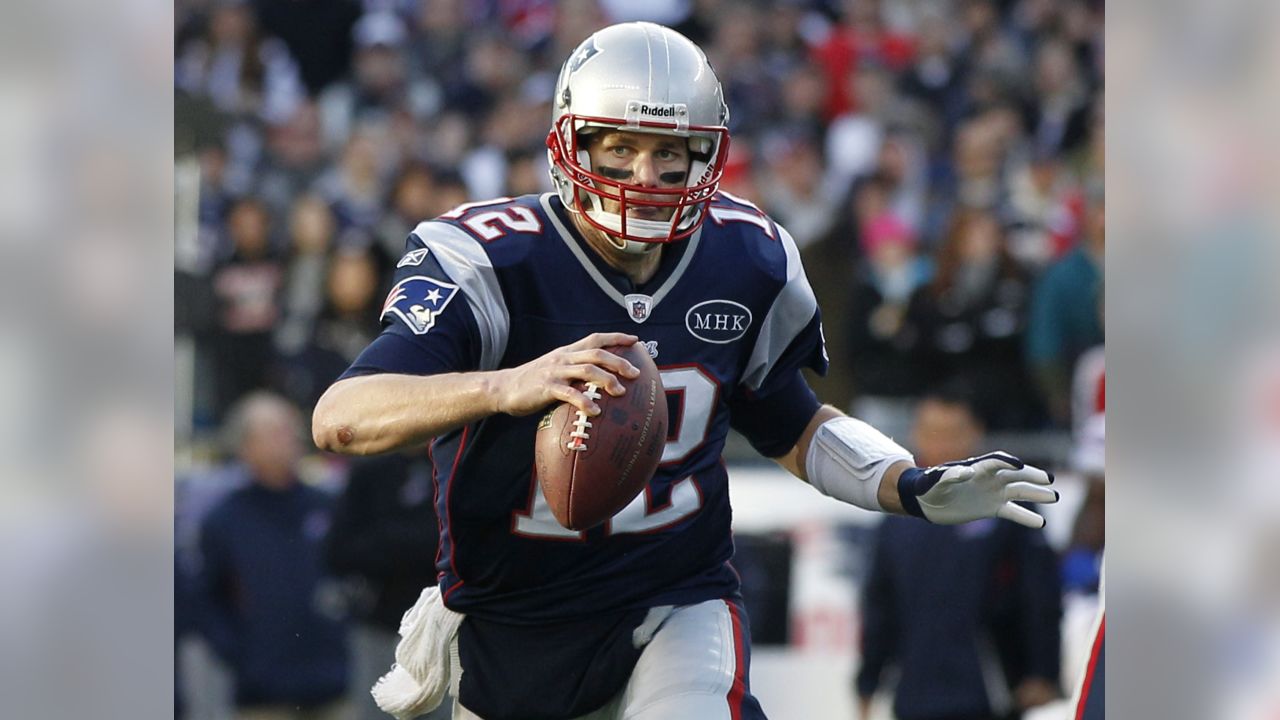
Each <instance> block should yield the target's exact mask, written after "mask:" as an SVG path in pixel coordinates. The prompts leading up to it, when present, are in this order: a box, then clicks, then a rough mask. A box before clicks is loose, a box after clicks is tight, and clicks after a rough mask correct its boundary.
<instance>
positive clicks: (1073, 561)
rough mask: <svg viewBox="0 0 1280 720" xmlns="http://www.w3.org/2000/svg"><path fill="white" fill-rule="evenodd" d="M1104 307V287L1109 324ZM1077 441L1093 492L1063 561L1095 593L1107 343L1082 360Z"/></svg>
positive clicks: (1075, 388)
mask: <svg viewBox="0 0 1280 720" xmlns="http://www.w3.org/2000/svg"><path fill="white" fill-rule="evenodd" d="M1103 306H1104V302H1103V299H1102V293H1101V291H1099V299H1098V319H1099V322H1104V316H1103ZM1104 324H1105V323H1104ZM1071 439H1072V453H1071V469H1072V470H1073V471H1075V472H1077V473H1079V474H1080V475H1081V476H1082V477H1083V478H1084V481H1085V485H1086V487H1087V488H1088V491H1087V492H1086V494H1085V499H1084V503H1083V505H1081V507H1080V511H1079V513H1078V514H1077V515H1076V520H1075V524H1074V526H1073V527H1072V530H1071V544H1070V546H1069V547H1068V548H1067V551H1066V553H1065V554H1064V556H1063V559H1062V581H1063V584H1064V585H1065V586H1066V588H1067V590H1077V591H1081V592H1085V593H1095V592H1098V586H1099V583H1100V582H1101V574H1102V550H1103V547H1104V545H1105V544H1106V474H1107V470H1106V460H1107V457H1106V448H1107V383H1106V349H1105V347H1104V346H1102V345H1098V346H1095V347H1092V348H1090V349H1088V350H1086V351H1085V352H1084V353H1083V354H1082V355H1081V356H1080V359H1079V360H1078V361H1076V367H1075V372H1074V374H1073V376H1072V381H1071Z"/></svg>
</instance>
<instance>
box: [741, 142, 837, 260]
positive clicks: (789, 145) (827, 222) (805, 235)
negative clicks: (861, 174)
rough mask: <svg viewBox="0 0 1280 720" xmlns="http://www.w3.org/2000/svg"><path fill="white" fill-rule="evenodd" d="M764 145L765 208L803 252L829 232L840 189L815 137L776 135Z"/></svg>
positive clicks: (762, 188) (762, 200) (762, 178)
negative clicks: (825, 164) (823, 161)
mask: <svg viewBox="0 0 1280 720" xmlns="http://www.w3.org/2000/svg"><path fill="white" fill-rule="evenodd" d="M762 145H763V151H764V159H765V171H764V173H763V175H762V176H761V180H760V190H761V192H763V196H762V197H761V198H760V200H761V202H762V205H763V206H764V208H765V209H766V211H768V212H769V214H770V215H772V216H773V217H774V218H775V219H776V220H777V221H778V222H779V223H781V224H782V226H783V227H785V228H786V229H787V232H789V233H791V237H792V238H793V239H794V240H795V242H796V247H798V248H800V249H804V248H805V247H806V246H808V245H809V244H811V243H813V242H814V241H816V240H817V239H818V238H820V237H822V236H823V235H826V234H827V233H828V232H830V230H831V226H832V224H833V223H834V222H835V215H836V207H837V206H838V205H839V203H840V199H841V194H842V193H841V190H840V188H839V187H838V185H837V184H836V183H835V182H833V181H832V179H831V177H830V176H829V174H828V173H827V172H826V170H825V168H823V167H822V155H821V153H820V151H819V149H818V144H817V142H816V141H815V139H814V138H812V137H810V136H808V135H804V134H801V133H775V134H771V135H768V136H766V137H765V138H764V141H763V143H762Z"/></svg>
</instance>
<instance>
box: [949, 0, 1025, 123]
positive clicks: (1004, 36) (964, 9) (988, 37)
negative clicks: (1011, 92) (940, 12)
mask: <svg viewBox="0 0 1280 720" xmlns="http://www.w3.org/2000/svg"><path fill="white" fill-rule="evenodd" d="M960 26H961V31H960V32H961V46H960V62H961V63H963V65H964V66H965V72H966V73H967V74H969V75H970V76H971V77H972V78H975V79H977V78H981V79H982V80H983V81H984V82H988V83H993V84H994V85H995V86H999V87H1011V86H1013V85H1016V84H1017V82H1018V80H1019V78H1021V77H1022V76H1024V75H1025V74H1026V57H1025V56H1024V55H1023V53H1022V48H1021V47H1020V46H1019V44H1018V42H1017V40H1016V39H1015V38H1014V37H1013V34H1012V33H1011V32H1010V29H1009V28H1008V27H1007V26H1006V24H1005V22H1004V18H1003V17H1002V16H1001V13H1000V7H999V3H997V2H996V0H963V2H962V3H961V8H960ZM972 91H973V88H972V86H971V87H970V93H971V94H972ZM971 101H977V102H978V103H979V104H980V102H981V98H971Z"/></svg>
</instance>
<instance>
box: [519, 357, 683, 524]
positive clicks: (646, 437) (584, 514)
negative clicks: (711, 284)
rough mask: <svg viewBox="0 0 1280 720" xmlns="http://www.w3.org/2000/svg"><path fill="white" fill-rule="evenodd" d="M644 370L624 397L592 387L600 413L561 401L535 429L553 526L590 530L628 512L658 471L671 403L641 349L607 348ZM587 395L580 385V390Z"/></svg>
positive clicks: (629, 383) (655, 369) (629, 382)
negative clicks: (627, 507) (623, 510)
mask: <svg viewBox="0 0 1280 720" xmlns="http://www.w3.org/2000/svg"><path fill="white" fill-rule="evenodd" d="M605 349H606V350H608V351H609V352H612V353H614V354H617V355H621V356H622V357H624V358H626V359H627V360H628V361H630V362H631V364H632V365H635V366H636V367H637V368H638V369H639V370H640V376H639V377H637V378H636V379H634V380H628V379H627V378H624V377H622V376H619V377H618V380H619V382H621V383H622V385H623V387H625V388H626V389H627V392H626V393H625V394H623V395H622V397H614V396H612V395H610V394H609V393H607V392H605V391H604V390H599V389H596V388H595V386H594V385H587V386H586V389H587V391H588V392H594V393H597V394H598V395H599V397H598V398H593V399H595V402H596V404H597V405H599V406H600V414H599V415H596V416H595V417H588V416H587V415H586V414H583V413H579V412H578V410H577V408H575V407H574V406H572V405H570V404H568V403H559V404H557V405H556V406H555V408H553V409H552V410H551V411H550V412H548V413H547V414H546V415H545V416H544V417H543V418H542V421H541V422H539V423H538V432H537V435H536V438H535V441H534V466H535V468H536V471H537V473H538V482H539V483H541V485H542V493H543V495H545V496H546V498H547V502H548V503H549V504H550V505H551V512H552V514H553V515H555V518H556V521H557V522H559V523H560V524H561V525H563V526H565V527H566V528H569V529H570V530H586V529H587V528H591V527H595V526H596V525H599V524H600V523H602V522H604V521H605V520H608V519H609V518H610V517H612V516H613V514H614V513H616V512H618V511H619V510H621V509H622V508H624V507H626V506H627V503H629V502H631V500H632V499H634V498H635V496H636V495H639V494H640V491H641V490H643V489H644V487H645V485H646V484H648V482H649V478H651V477H653V473H654V471H655V470H657V469H658V462H659V461H660V460H661V459H662V449H663V447H664V446H665V445H666V441H667V398H666V393H665V391H664V390H663V388H662V378H661V377H660V376H659V375H658V366H657V365H655V364H654V363H653V358H651V357H649V353H648V351H647V350H646V349H645V346H644V344H643V343H635V344H634V345H630V346H626V347H622V346H614V347H610V348H605ZM578 388H579V389H583V386H582V385H578Z"/></svg>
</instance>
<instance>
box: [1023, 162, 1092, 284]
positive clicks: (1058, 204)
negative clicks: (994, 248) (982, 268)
mask: <svg viewBox="0 0 1280 720" xmlns="http://www.w3.org/2000/svg"><path fill="white" fill-rule="evenodd" d="M1083 204H1084V198H1083V195H1082V194H1081V193H1080V189H1079V185H1078V184H1077V183H1076V182H1075V179H1074V178H1073V177H1071V174H1070V173H1069V172H1068V171H1067V170H1066V168H1064V167H1063V164H1062V161H1061V159H1060V158H1059V156H1058V154H1057V153H1056V152H1054V151H1053V150H1051V149H1050V148H1047V147H1043V146H1038V147H1036V148H1035V149H1034V150H1033V152H1032V155H1031V157H1030V159H1029V161H1028V162H1026V163H1023V164H1022V165H1020V166H1019V167H1018V168H1017V169H1016V170H1014V172H1013V175H1012V177H1011V178H1010V179H1009V208H1008V209H1009V222H1010V224H1011V225H1012V229H1011V231H1010V233H1009V251H1010V252H1011V253H1012V254H1013V256H1014V258H1016V259H1017V260H1018V262H1019V263H1021V264H1022V265H1023V266H1024V267H1026V268H1027V269H1029V270H1031V271H1032V272H1033V273H1039V272H1040V271H1042V270H1043V269H1044V268H1045V267H1046V266H1047V265H1048V264H1049V263H1050V262H1052V261H1053V260H1055V259H1057V258H1058V257H1060V256H1062V255H1063V254H1065V253H1066V252H1067V250H1068V249H1070V246H1071V244H1072V243H1073V242H1074V241H1075V238H1076V234H1077V233H1078V231H1079V219H1080V215H1081V213H1082V210H1083Z"/></svg>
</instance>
